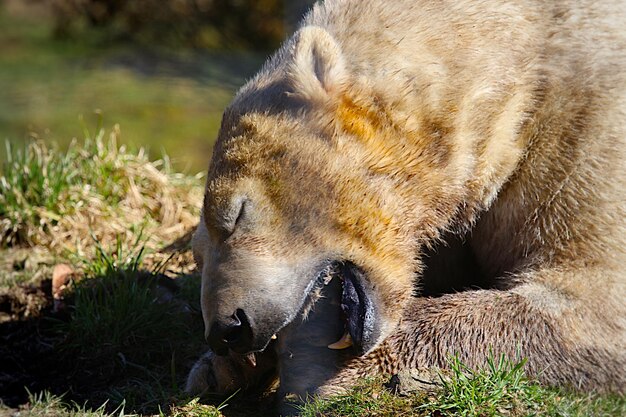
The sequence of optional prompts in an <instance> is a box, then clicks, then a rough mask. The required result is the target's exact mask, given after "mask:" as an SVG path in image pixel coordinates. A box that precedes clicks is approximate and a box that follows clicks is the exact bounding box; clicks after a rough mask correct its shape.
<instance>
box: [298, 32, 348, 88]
mask: <svg viewBox="0 0 626 417" xmlns="http://www.w3.org/2000/svg"><path fill="white" fill-rule="evenodd" d="M293 42H294V43H293V61H292V63H291V66H290V68H289V77H290V81H291V82H292V86H293V88H294V93H295V94H297V95H302V96H304V97H307V98H311V99H316V98H317V99H323V98H325V97H329V96H330V97H332V96H335V95H338V94H339V93H341V90H342V88H343V85H344V83H345V82H346V78H347V74H346V67H345V63H344V59H343V55H342V53H341V48H340V47H339V45H338V44H337V42H336V41H335V39H334V38H333V37H332V36H331V35H330V33H328V32H327V31H326V30H324V29H322V28H320V27H317V26H305V27H303V28H302V29H300V30H299V31H298V32H297V33H296V34H295V35H294V38H293Z"/></svg>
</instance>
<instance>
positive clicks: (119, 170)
mask: <svg viewBox="0 0 626 417" xmlns="http://www.w3.org/2000/svg"><path fill="white" fill-rule="evenodd" d="M119 134H120V132H119V128H117V127H116V128H115V129H113V131H112V132H110V134H109V135H108V137H106V136H107V135H105V132H104V130H102V129H100V130H99V131H98V133H97V134H96V135H94V137H93V138H92V137H91V136H90V135H86V137H87V139H85V141H84V142H83V143H78V142H77V141H74V142H73V143H72V144H71V145H70V147H69V149H67V150H66V151H64V152H61V151H59V150H58V149H57V148H56V147H54V146H52V147H50V146H48V145H46V144H44V143H42V142H32V143H30V144H28V145H27V146H26V147H25V148H23V149H19V150H16V149H11V148H10V147H9V149H8V152H7V153H8V154H9V161H8V162H7V163H6V164H5V165H4V167H3V169H2V171H1V172H0V174H1V175H0V247H5V248H7V247H24V246H26V247H45V248H47V249H48V250H49V251H50V252H51V253H53V254H68V253H72V254H76V255H78V256H80V257H84V258H86V259H88V258H89V256H90V254H92V253H94V251H93V250H92V249H93V247H94V245H96V244H99V245H101V246H102V247H105V248H106V247H113V246H115V244H116V242H117V240H118V239H121V240H122V243H123V244H125V245H127V246H129V247H131V246H133V245H134V246H136V245H137V244H140V245H143V246H145V247H146V249H147V251H148V252H152V253H153V255H152V258H155V257H156V258H163V257H164V256H165V255H154V253H157V252H160V251H162V249H163V248H165V247H166V246H167V245H169V244H171V243H172V242H175V241H177V240H179V239H180V238H182V237H184V236H188V235H189V233H190V231H191V230H193V228H194V227H195V225H196V224H197V222H198V218H199V210H200V206H201V202H202V192H203V188H202V180H201V177H202V175H200V174H198V175H195V176H189V175H185V174H181V173H176V172H174V170H173V169H172V167H171V164H170V161H169V159H168V157H167V156H164V157H163V158H161V159H159V160H156V161H150V160H149V158H148V155H147V152H146V151H145V150H144V149H143V148H142V149H139V150H138V151H130V150H128V149H127V148H126V147H124V146H119V145H118V138H119ZM138 238H139V240H140V241H139V242H138ZM179 246H180V245H179ZM183 247H184V245H183ZM168 256H169V255H168ZM178 258H179V259H178V261H179V263H184V264H188V263H189V256H188V255H184V254H183V255H178Z"/></svg>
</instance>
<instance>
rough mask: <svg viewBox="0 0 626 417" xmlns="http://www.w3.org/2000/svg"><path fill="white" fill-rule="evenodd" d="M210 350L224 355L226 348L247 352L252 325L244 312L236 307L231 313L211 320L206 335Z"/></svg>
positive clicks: (250, 340)
mask: <svg viewBox="0 0 626 417" xmlns="http://www.w3.org/2000/svg"><path fill="white" fill-rule="evenodd" d="M208 342H209V346H210V347H211V350H213V352H215V353H216V354H218V355H226V354H227V353H228V349H232V350H233V351H235V352H237V353H248V352H249V351H250V349H251V348H252V327H251V326H250V321H249V320H248V317H247V316H246V313H245V312H244V311H243V310H242V309H240V308H239V309H237V311H235V313H233V315H231V316H230V317H226V318H224V319H221V320H220V319H218V320H215V321H214V322H213V324H212V325H211V329H210V331H209V337H208Z"/></svg>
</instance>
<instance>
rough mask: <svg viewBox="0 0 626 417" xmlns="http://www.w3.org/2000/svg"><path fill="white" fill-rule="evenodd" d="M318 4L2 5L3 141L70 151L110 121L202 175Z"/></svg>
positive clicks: (81, 1) (155, 0) (201, 0)
mask: <svg viewBox="0 0 626 417" xmlns="http://www.w3.org/2000/svg"><path fill="white" fill-rule="evenodd" d="M312 3H313V1H307V0H302V1H299V0H291V1H290V0H256V1H255V0H170V1H163V0H0V141H1V142H2V145H4V142H5V141H6V140H10V141H11V142H12V143H17V144H20V143H24V142H26V141H29V140H34V139H42V140H45V141H55V142H57V143H59V144H60V145H61V146H62V147H63V146H66V145H67V144H68V143H69V142H70V141H71V140H72V138H82V137H83V136H84V133H83V132H84V129H85V128H86V129H88V130H90V131H93V130H94V129H96V127H97V125H98V123H99V122H100V121H101V122H102V124H103V125H104V127H105V128H106V129H111V128H113V126H114V125H115V124H119V125H120V127H121V132H122V135H121V137H122V141H123V142H124V143H126V144H128V145H129V146H131V147H140V146H141V147H146V148H148V150H149V151H150V153H151V156H152V157H154V158H158V157H160V156H161V154H162V152H163V150H165V151H166V152H167V154H168V155H170V157H171V158H172V160H173V162H174V166H175V167H176V168H177V169H180V170H184V171H187V172H192V173H193V172H197V171H202V170H204V169H206V165H207V163H208V161H209V157H210V152H211V148H212V145H213V142H214V140H215V137H216V134H217V130H218V128H219V123H220V120H221V113H222V111H223V109H224V107H225V106H226V105H227V104H228V103H229V101H230V100H231V98H232V96H233V94H234V93H235V91H236V90H237V88H238V87H239V86H241V85H242V84H243V83H244V82H245V80H246V79H247V78H248V77H250V76H251V75H252V74H254V72H255V71H256V70H257V69H258V68H259V67H260V65H261V64H262V63H263V61H264V60H265V59H266V58H267V56H268V55H269V54H270V53H271V52H272V51H273V50H274V49H275V48H276V47H277V46H278V45H279V44H280V42H281V41H282V39H284V38H285V36H287V35H288V34H289V33H290V31H291V30H292V28H293V27H294V25H295V23H296V22H297V21H298V20H299V19H300V17H301V16H302V14H303V13H304V12H305V11H306V10H307V8H308V7H310V5H311V4H312ZM5 159H6V152H5V146H1V147H0V163H1V162H3V161H4V160H5Z"/></svg>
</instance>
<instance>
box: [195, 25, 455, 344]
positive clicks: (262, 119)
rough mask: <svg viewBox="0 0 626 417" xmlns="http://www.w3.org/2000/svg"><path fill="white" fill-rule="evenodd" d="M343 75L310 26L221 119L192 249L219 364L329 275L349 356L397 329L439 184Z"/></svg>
mask: <svg viewBox="0 0 626 417" xmlns="http://www.w3.org/2000/svg"><path fill="white" fill-rule="evenodd" d="M349 67H350V66H349V65H347V63H346V62H345V59H344V57H343V56H342V53H341V48H340V47H339V45H338V44H337V43H336V41H335V40H334V39H333V37H332V36H330V35H329V34H328V32H326V31H325V30H323V29H321V28H316V27H305V28H303V29H301V30H300V31H299V32H298V33H296V35H295V36H294V37H293V38H292V39H291V41H290V42H288V43H287V44H286V45H285V46H284V47H283V48H282V49H281V50H280V51H279V52H278V53H277V55H276V56H275V57H274V58H273V59H272V60H270V61H269V63H268V64H267V65H266V67H265V68H264V69H263V70H262V71H261V73H260V74H259V75H257V76H256V77H255V78H254V79H252V80H251V81H250V82H249V83H248V84H247V85H246V86H244V87H243V88H242V90H241V91H240V92H239V94H238V96H237V97H236V98H235V100H234V102H233V104H232V105H231V106H230V107H229V108H228V109H227V110H226V112H225V114H224V119H223V122H222V127H221V130H220V135H219V138H218V141H217V144H216V146H215V150H214V155H213V159H212V162H211V166H210V168H209V175H208V179H207V186H206V196H205V201H204V208H203V216H202V220H201V222H200V225H199V227H198V229H197V231H196V234H195V236H194V240H193V250H194V254H195V256H196V259H197V260H198V264H199V265H201V268H202V311H203V317H204V321H205V325H206V336H207V339H208V340H209V343H210V345H211V347H212V349H213V350H214V351H215V352H216V353H218V354H221V353H226V352H227V351H228V350H229V349H230V350H233V351H235V352H238V353H248V352H255V351H262V350H263V349H265V348H266V347H267V345H268V343H269V342H270V340H271V339H272V338H273V337H274V335H275V334H276V333H279V332H280V330H281V329H283V328H284V327H285V326H286V325H287V324H289V323H290V322H291V321H293V320H294V319H295V318H296V317H297V316H298V315H299V314H303V313H306V311H307V310H308V309H310V308H311V306H312V305H313V304H314V301H315V296H314V295H315V294H316V293H318V292H319V291H317V290H319V288H320V286H322V285H324V284H325V283H328V282H329V281H330V278H329V277H330V276H338V277H339V278H341V280H342V283H343V286H342V290H341V291H342V294H341V303H342V308H343V312H344V314H343V317H342V318H341V320H345V328H346V331H347V334H349V335H350V338H351V339H352V342H353V345H354V346H355V348H354V349H355V353H356V354H364V353H367V352H369V351H371V350H372V349H374V348H375V347H376V346H377V345H378V344H379V343H380V342H381V341H382V340H383V339H384V338H385V337H387V336H388V335H389V334H390V333H391V332H392V331H393V330H394V328H395V327H396V326H397V324H398V321H399V320H400V316H401V312H402V309H403V307H404V306H405V304H406V303H407V302H408V300H409V298H410V296H411V293H412V291H413V289H412V288H413V279H414V277H415V273H416V272H417V271H419V261H418V260H417V257H416V253H417V252H416V250H417V248H418V247H419V245H420V244H421V243H422V241H421V240H420V239H422V237H421V236H420V234H419V233H418V232H416V230H422V231H430V229H432V225H431V224H430V223H429V219H432V218H433V216H434V215H433V210H432V209H429V207H434V206H436V205H434V204H429V200H433V198H435V197H433V195H434V194H433V193H434V191H432V190H433V189H442V188H445V187H447V186H448V184H446V181H444V180H443V179H441V176H438V175H439V174H438V173H440V172H441V169H439V170H438V169H437V167H433V164H436V163H438V162H437V161H438V159H437V158H438V157H439V155H437V154H436V152H435V153H433V152H432V150H431V149H426V150H424V149H408V148H406V144H402V143H396V144H395V145H394V146H396V149H391V148H390V146H391V145H392V143H391V142H386V137H385V135H387V134H393V133H389V132H390V131H391V130H393V129H394V125H393V123H391V122H390V121H389V120H388V119H387V118H386V116H385V114H384V111H382V110H380V109H379V108H377V107H376V102H375V99H374V98H372V97H367V96H364V95H363V94H361V93H362V91H361V90H360V88H361V87H359V86H363V85H365V84H364V83H363V80H359V79H357V78H356V77H354V76H352V75H351V70H350V69H349ZM418 143H419V141H418ZM405 148H406V149H405ZM398 152H404V155H405V157H406V158H409V159H408V160H410V161H411V163H410V165H409V166H408V167H407V166H404V167H403V168H399V164H400V165H401V164H405V163H406V160H403V161H398V157H397V156H396V154H397V153H398ZM400 159H401V158H400ZM407 170H408V171H407ZM426 174H428V175H426ZM416 187H417V191H418V192H422V194H423V195H424V201H417V200H416V199H415V198H414V197H413V196H414V195H415V193H416ZM420 187H421V188H420ZM437 198H442V197H441V195H439V194H437ZM430 202H432V201H430ZM439 207H442V204H439ZM435 214H436V213H435ZM425 233H426V232H425ZM344 342H345V340H344ZM344 345H347V344H344Z"/></svg>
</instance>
